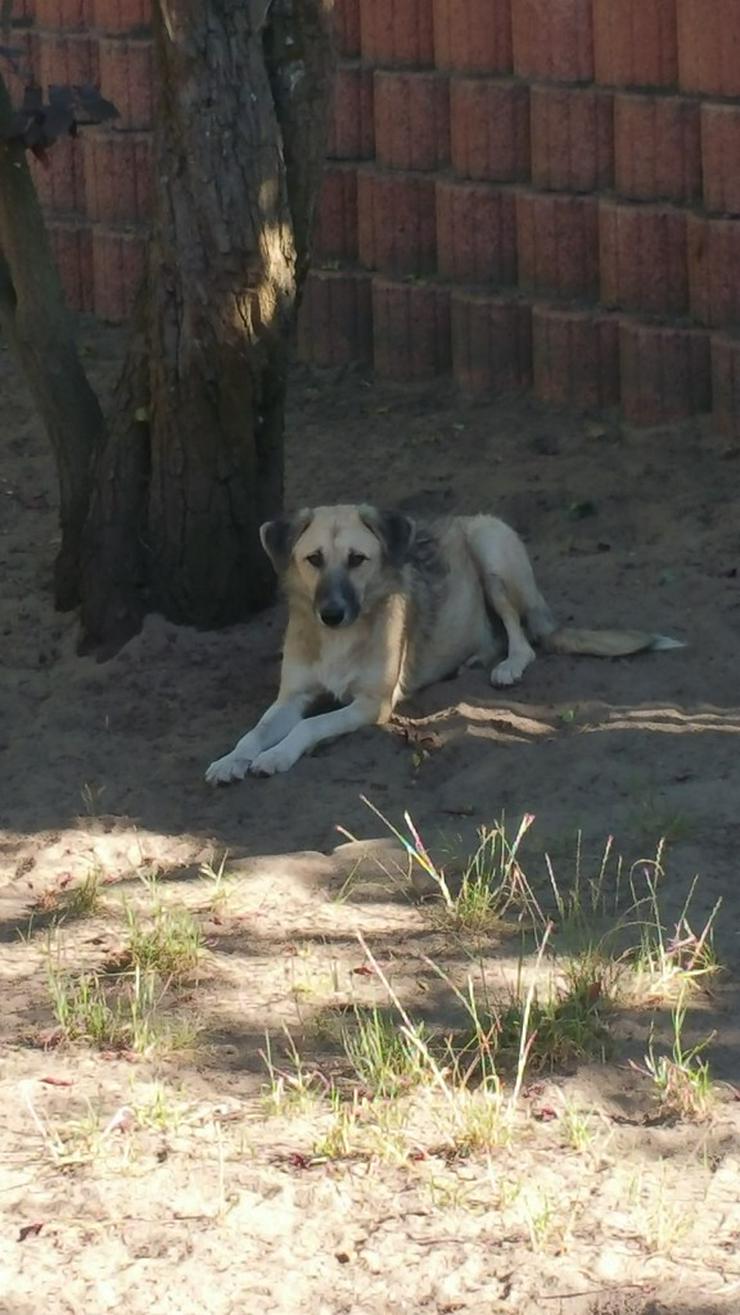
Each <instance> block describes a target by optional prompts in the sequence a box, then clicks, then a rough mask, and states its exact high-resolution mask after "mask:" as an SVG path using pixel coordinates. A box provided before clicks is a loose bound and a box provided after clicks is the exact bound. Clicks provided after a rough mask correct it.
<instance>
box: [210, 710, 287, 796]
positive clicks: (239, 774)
mask: <svg viewBox="0 0 740 1315" xmlns="http://www.w3.org/2000/svg"><path fill="white" fill-rule="evenodd" d="M311 697H312V695H311V694H308V693H301V694H292V695H290V696H289V697H287V698H286V697H284V696H282V697H281V696H280V695H278V698H277V699H276V700H275V702H274V703H273V704H272V705H271V706H270V707H269V708H268V709H267V712H265V713H264V715H263V716H262V717H260V720H259V721H258V722H257V725H256V726H253V727H252V730H251V731H248V732H247V734H246V735H243V736H242V738H241V739H240V740H239V741H238V743H237V744H236V745H235V746H234V748H233V749H232V751H231V753H227V754H226V755H225V756H224V757H223V758H217V759H216V761H215V762H212V763H211V765H210V767H209V768H208V771H207V772H206V780H207V781H208V783H209V785H220V784H223V783H225V782H227V781H241V780H243V779H244V777H245V776H246V774H247V772H248V771H249V768H250V767H251V765H252V763H253V762H254V761H255V759H256V758H258V757H259V755H260V754H261V753H263V752H264V751H265V750H267V749H271V748H272V747H273V745H275V744H279V743H280V741H281V740H284V739H285V737H286V735H290V733H291V731H292V730H293V728H294V727H295V726H296V725H297V724H298V723H299V722H300V720H301V718H302V716H303V714H304V712H305V711H306V708H307V707H308V705H309V704H310V702H311Z"/></svg>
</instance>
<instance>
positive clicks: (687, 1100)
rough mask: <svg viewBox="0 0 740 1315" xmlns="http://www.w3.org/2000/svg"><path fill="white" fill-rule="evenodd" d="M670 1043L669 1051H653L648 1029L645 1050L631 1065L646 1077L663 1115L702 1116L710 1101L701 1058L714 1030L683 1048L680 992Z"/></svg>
mask: <svg viewBox="0 0 740 1315" xmlns="http://www.w3.org/2000/svg"><path fill="white" fill-rule="evenodd" d="M671 1021H672V1025H673V1044H672V1047H671V1053H670V1055H665V1054H663V1055H659V1054H657V1053H656V1048H655V1044H654V1038H653V1033H652V1030H651V1034H650V1040H649V1043H648V1052H647V1054H646V1056H645V1058H644V1060H643V1063H642V1065H639V1064H635V1063H634V1062H633V1061H631V1066H632V1068H633V1069H634V1070H635V1071H636V1072H637V1073H641V1074H642V1075H643V1076H644V1077H647V1078H649V1079H650V1081H651V1082H652V1084H653V1089H654V1094H655V1098H656V1100H657V1102H658V1106H659V1111H660V1114H661V1115H662V1116H664V1117H665V1118H678V1119H704V1118H706V1116H707V1114H708V1112H709V1108H710V1105H711V1101H712V1095H713V1090H712V1082H711V1078H710V1074H709V1063H708V1061H707V1060H706V1059H703V1058H702V1055H703V1052H704V1051H705V1050H706V1048H707V1046H709V1045H711V1042H712V1041H713V1039H714V1033H712V1034H711V1035H710V1036H708V1037H706V1038H705V1039H704V1040H703V1041H700V1042H699V1043H698V1044H697V1045H695V1046H691V1047H688V1048H686V1047H685V1046H684V1042H683V1028H684V1023H685V1021H686V1005H685V1004H684V998H683V996H682V997H681V999H680V1000H679V1002H678V1004H677V1005H676V1007H675V1009H674V1010H673V1011H672V1013H671Z"/></svg>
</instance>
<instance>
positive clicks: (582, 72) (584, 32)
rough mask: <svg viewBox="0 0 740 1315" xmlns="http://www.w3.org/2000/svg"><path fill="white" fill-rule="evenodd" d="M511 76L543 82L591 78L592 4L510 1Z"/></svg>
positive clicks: (587, 1)
mask: <svg viewBox="0 0 740 1315" xmlns="http://www.w3.org/2000/svg"><path fill="white" fill-rule="evenodd" d="M511 15H512V33H513V44H514V72H515V73H518V74H519V75H520V76H521V77H523V78H542V79H544V80H545V81H546V82H590V81H591V79H592V78H593V75H594V50H593V28H592V21H591V0H512V6H511Z"/></svg>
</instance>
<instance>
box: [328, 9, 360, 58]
mask: <svg viewBox="0 0 740 1315" xmlns="http://www.w3.org/2000/svg"><path fill="white" fill-rule="evenodd" d="M333 19H334V40H335V43H336V48H337V52H338V53H339V54H340V55H343V56H344V58H345V59H356V58H357V56H358V55H359V53H360V0H334V12H333Z"/></svg>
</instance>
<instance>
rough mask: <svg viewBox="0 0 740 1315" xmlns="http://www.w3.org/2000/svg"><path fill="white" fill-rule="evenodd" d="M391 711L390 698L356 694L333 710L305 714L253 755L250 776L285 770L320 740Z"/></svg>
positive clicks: (369, 723) (346, 732)
mask: <svg viewBox="0 0 740 1315" xmlns="http://www.w3.org/2000/svg"><path fill="white" fill-rule="evenodd" d="M390 712H391V701H390V700H381V699H373V698H368V697H367V696H364V697H360V698H356V699H354V700H353V702H352V703H348V704H347V706H346V707H345V708H337V709H336V711H334V712H324V713H321V714H320V715H319V716H318V717H308V718H307V719H306V720H305V721H299V722H298V724H297V725H296V726H294V727H293V729H292V731H290V733H289V734H288V735H286V737H285V739H284V740H281V741H280V743H279V744H276V745H275V746H274V748H271V749H266V750H265V752H264V753H261V754H260V755H259V757H258V758H255V760H254V762H253V763H252V766H251V768H250V771H251V773H252V774H253V775H254V776H273V775H274V774H275V773H276V772H287V771H288V770H289V769H290V768H291V767H292V766H293V764H294V763H296V762H297V761H298V759H299V758H301V757H302V756H303V754H304V753H308V752H309V751H310V750H311V749H314V748H315V747H316V745H317V744H322V743H323V741H324V740H333V739H336V737H337V736H339V735H349V733H350V731H356V730H359V729H360V727H361V726H374V725H376V724H377V723H378V722H382V721H387V719H388V717H389V716H390Z"/></svg>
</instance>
